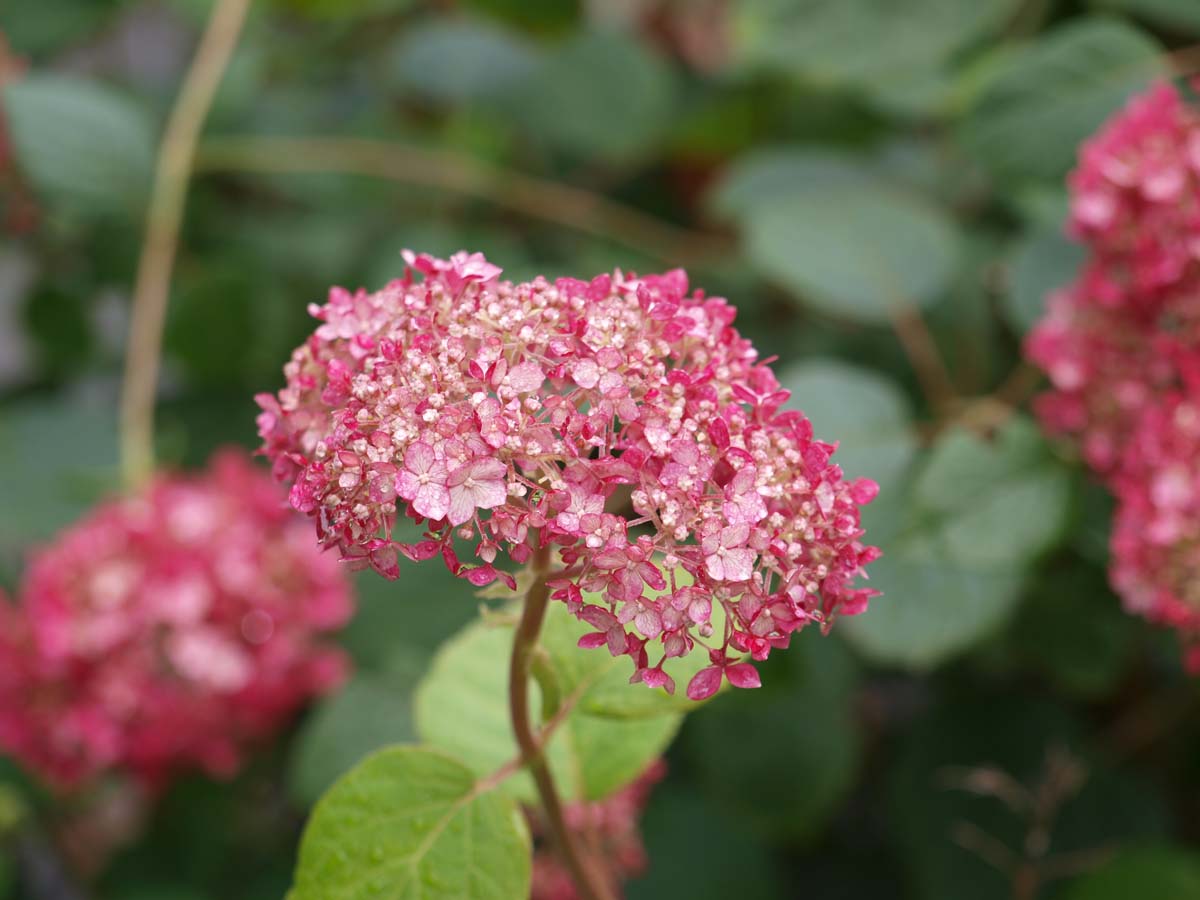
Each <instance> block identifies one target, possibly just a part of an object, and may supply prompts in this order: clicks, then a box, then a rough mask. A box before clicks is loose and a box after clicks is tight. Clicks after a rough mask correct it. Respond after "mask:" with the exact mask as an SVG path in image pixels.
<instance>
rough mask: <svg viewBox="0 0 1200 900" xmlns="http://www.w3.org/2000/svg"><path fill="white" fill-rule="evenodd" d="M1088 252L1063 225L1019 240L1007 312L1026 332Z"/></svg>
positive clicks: (1012, 262)
mask: <svg viewBox="0 0 1200 900" xmlns="http://www.w3.org/2000/svg"><path fill="white" fill-rule="evenodd" d="M1083 258H1084V251H1083V248H1082V247H1080V246H1079V245H1078V244H1077V243H1075V242H1074V241H1071V240H1069V239H1068V238H1067V237H1066V235H1064V234H1063V233H1062V229H1061V228H1041V229H1035V230H1033V231H1031V232H1030V233H1028V234H1026V235H1025V236H1023V237H1022V238H1021V240H1020V241H1019V242H1018V243H1017V246H1016V247H1015V248H1014V250H1013V254H1012V257H1011V258H1010V261H1009V276H1008V290H1007V291H1006V292H1005V294H1004V313H1005V314H1006V315H1007V317H1008V321H1009V323H1010V324H1011V325H1012V326H1013V328H1014V329H1016V331H1017V333H1018V334H1024V333H1025V332H1027V331H1028V330H1029V329H1030V328H1032V327H1033V326H1034V324H1035V323H1036V322H1037V321H1038V319H1040V318H1041V317H1042V316H1043V315H1045V313H1046V298H1047V296H1049V294H1050V292H1051V291H1054V290H1056V289H1057V288H1061V287H1064V286H1065V285H1066V284H1067V283H1068V282H1070V281H1071V279H1072V278H1074V277H1075V273H1076V272H1077V271H1078V269H1079V266H1080V264H1081V263H1082V262H1083Z"/></svg>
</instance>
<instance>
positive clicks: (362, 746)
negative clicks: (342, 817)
mask: <svg viewBox="0 0 1200 900" xmlns="http://www.w3.org/2000/svg"><path fill="white" fill-rule="evenodd" d="M416 674H417V673H416V672H413V673H411V677H409V678H403V677H400V676H399V675H393V674H392V673H388V674H386V675H375V674H360V675H358V676H356V677H355V678H354V680H352V681H351V682H350V683H349V684H347V685H346V686H345V687H344V688H342V689H341V690H340V691H338V692H337V693H336V694H334V695H332V696H330V697H328V698H326V699H324V700H322V701H321V703H320V704H319V705H318V706H317V708H316V709H314V710H313V711H312V714H311V716H310V718H309V719H308V720H307V721H306V722H305V723H304V727H303V728H302V729H301V730H300V733H299V734H298V735H297V736H296V742H295V745H294V748H293V750H292V759H291V764H290V767H289V771H288V787H289V788H290V791H291V795H292V797H293V798H294V799H295V800H296V802H297V803H299V804H300V805H301V806H304V807H308V806H312V805H313V804H315V803H316V802H317V800H318V799H319V798H320V796H321V794H323V793H324V792H325V791H326V790H328V789H329V786H330V785H331V784H333V782H334V781H336V780H337V779H338V778H339V777H340V776H341V775H342V773H344V772H346V771H348V770H349V769H351V768H352V767H353V766H354V765H355V764H357V763H358V762H359V761H360V760H362V759H364V758H366V757H367V756H368V755H370V754H371V753H374V752H375V751H377V750H380V749H382V748H384V747H386V746H388V745H389V744H398V743H403V742H405V741H412V740H414V739H415V737H416V730H415V729H414V728H413V723H412V700H411V697H412V691H413V687H414V686H415V684H416Z"/></svg>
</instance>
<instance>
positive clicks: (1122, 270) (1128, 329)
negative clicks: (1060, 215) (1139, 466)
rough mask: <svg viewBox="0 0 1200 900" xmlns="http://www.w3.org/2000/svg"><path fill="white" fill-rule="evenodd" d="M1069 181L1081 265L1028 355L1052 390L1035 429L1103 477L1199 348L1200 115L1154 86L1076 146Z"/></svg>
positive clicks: (1056, 298) (1034, 335) (1035, 333)
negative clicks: (1071, 449)
mask: <svg viewBox="0 0 1200 900" xmlns="http://www.w3.org/2000/svg"><path fill="white" fill-rule="evenodd" d="M1069 183H1070V188H1071V217H1070V221H1069V225H1068V229H1069V231H1070V232H1071V233H1072V234H1073V235H1074V236H1075V237H1076V238H1078V239H1079V240H1080V241H1082V242H1083V244H1084V246H1085V247H1086V249H1087V253H1088V255H1087V259H1086V262H1085V264H1084V266H1083V269H1082V271H1081V272H1080V273H1079V275H1078V277H1077V278H1076V279H1075V281H1074V282H1072V283H1071V284H1070V285H1068V286H1067V287H1065V288H1063V289H1062V290H1060V291H1057V292H1056V293H1054V294H1053V295H1051V297H1050V298H1049V302H1048V310H1047V314H1046V316H1045V317H1044V318H1043V320H1042V321H1041V322H1040V323H1038V325H1037V326H1036V327H1035V328H1034V329H1033V330H1032V331H1031V333H1030V335H1029V337H1028V339H1027V341H1026V348H1025V349H1026V355H1027V356H1028V357H1029V358H1030V359H1031V360H1032V361H1033V362H1034V363H1035V364H1037V365H1038V366H1039V367H1040V368H1042V369H1043V370H1044V371H1045V372H1046V374H1047V376H1048V377H1049V379H1050V382H1051V387H1052V390H1051V391H1050V392H1048V393H1046V394H1044V395H1043V396H1041V397H1039V398H1038V399H1037V401H1036V402H1035V409H1036V411H1037V413H1038V416H1039V418H1040V419H1041V421H1042V423H1043V425H1044V426H1045V427H1046V429H1047V431H1049V432H1051V433H1053V434H1057V435H1065V436H1069V437H1071V438H1073V439H1075V440H1076V441H1077V442H1078V444H1079V447H1080V452H1081V453H1082V455H1083V457H1084V459H1085V460H1086V461H1087V463H1088V464H1089V465H1090V466H1091V467H1092V468H1093V469H1094V470H1095V471H1096V472H1097V473H1098V474H1099V475H1101V476H1102V477H1105V478H1108V477H1110V476H1112V475H1113V473H1114V472H1115V470H1116V469H1117V467H1118V465H1119V463H1120V460H1121V459H1122V458H1123V455H1124V445H1125V441H1126V440H1127V439H1128V437H1129V435H1131V434H1132V433H1133V432H1134V430H1135V428H1136V423H1137V421H1138V420H1139V418H1140V417H1141V415H1142V413H1143V411H1144V410H1145V409H1146V407H1147V406H1148V405H1150V404H1152V403H1153V402H1154V400H1155V398H1156V397H1158V396H1159V395H1160V394H1161V393H1162V392H1163V391H1168V390H1175V389H1178V388H1179V387H1180V386H1181V383H1182V382H1183V381H1184V380H1185V379H1186V378H1187V377H1188V373H1187V370H1188V369H1189V368H1194V364H1193V363H1192V362H1191V360H1192V359H1194V358H1195V357H1196V351H1197V349H1198V348H1200V115H1198V114H1197V111H1196V110H1193V109H1192V108H1190V107H1189V105H1188V104H1187V103H1186V102H1185V101H1184V100H1183V98H1182V97H1181V96H1180V94H1179V91H1178V90H1177V89H1176V88H1175V87H1174V86H1173V85H1170V84H1166V83H1162V84H1157V85H1155V86H1154V87H1152V88H1151V89H1150V90H1149V91H1147V92H1146V93H1145V94H1143V95H1141V96H1138V97H1135V98H1134V99H1133V100H1132V101H1131V102H1130V103H1129V104H1128V106H1127V107H1126V108H1125V109H1123V110H1122V111H1120V112H1119V113H1118V114H1117V115H1115V116H1114V117H1113V118H1112V119H1111V120H1110V121H1109V122H1108V123H1107V124H1106V125H1105V126H1104V128H1103V129H1102V130H1101V131H1100V132H1099V133H1098V134H1097V135H1096V136H1095V137H1093V138H1092V139H1090V140H1089V141H1088V142H1086V143H1085V144H1084V145H1083V147H1082V149H1081V151H1080V158H1079V165H1078V167H1077V168H1076V170H1075V171H1074V172H1073V173H1072V175H1071V177H1070V181H1069Z"/></svg>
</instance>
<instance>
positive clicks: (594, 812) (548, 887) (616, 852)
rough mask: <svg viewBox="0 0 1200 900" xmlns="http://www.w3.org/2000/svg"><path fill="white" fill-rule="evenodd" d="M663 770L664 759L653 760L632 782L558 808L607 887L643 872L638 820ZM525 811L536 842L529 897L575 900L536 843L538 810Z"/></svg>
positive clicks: (568, 882)
mask: <svg viewBox="0 0 1200 900" xmlns="http://www.w3.org/2000/svg"><path fill="white" fill-rule="evenodd" d="M666 773H667V766H666V763H664V762H663V761H662V760H656V761H655V762H654V763H652V764H651V765H650V767H649V768H648V769H646V771H645V772H643V773H642V774H641V775H639V776H638V777H637V778H636V779H635V780H634V781H632V782H631V783H629V784H628V785H626V786H625V787H623V788H621V789H620V790H619V791H616V792H615V793H613V794H612V795H610V796H608V797H606V798H605V799H603V800H600V801H597V802H594V803H571V804H568V805H567V807H566V809H565V810H564V814H565V817H566V820H567V827H568V828H570V829H571V830H572V831H575V832H577V833H578V834H579V836H580V839H581V840H582V841H583V842H584V843H585V844H586V845H587V846H588V847H590V848H591V849H592V853H591V855H592V859H593V860H594V861H595V862H596V863H597V864H599V865H602V866H603V867H604V869H605V870H606V874H607V875H608V876H609V877H608V879H607V880H608V882H609V884H610V885H615V884H619V883H620V882H622V881H627V880H629V879H630V878H635V877H637V876H638V875H641V874H642V873H643V872H645V871H646V867H647V866H648V865H649V862H650V860H649V858H648V857H647V855H646V848H645V846H644V845H643V843H642V834H641V829H640V827H639V820H640V819H641V816H642V810H643V809H645V807H646V803H647V802H648V801H649V799H650V793H651V791H652V790H653V789H654V786H655V785H656V784H657V783H658V782H659V781H661V780H662V779H663V777H664V776H665V775H666ZM528 815H529V819H530V825H531V826H532V830H533V833H534V836H535V838H537V839H538V840H539V844H538V846H536V847H535V849H534V854H533V887H532V889H531V891H530V900H578V898H579V893H578V891H577V889H576V887H575V880H574V879H573V878H572V877H571V873H570V871H569V870H568V869H567V867H566V866H565V865H564V864H563V863H562V861H561V860H560V859H559V857H558V856H557V855H556V854H555V853H554V852H553V851H552V850H551V849H550V848H549V847H545V846H542V845H541V844H542V843H544V842H543V841H541V838H542V836H543V832H544V826H543V824H542V822H541V820H540V819H539V818H538V814H537V813H536V812H535V811H532V810H531V811H529V813H528Z"/></svg>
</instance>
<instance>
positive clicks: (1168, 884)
mask: <svg viewBox="0 0 1200 900" xmlns="http://www.w3.org/2000/svg"><path fill="white" fill-rule="evenodd" d="M1062 897H1063V900H1126V898H1129V897H1162V898H1163V900H1167V898H1170V900H1200V853H1197V852H1196V851H1195V849H1194V848H1185V847H1172V846H1168V845H1162V846H1147V847H1136V848H1131V849H1128V850H1123V851H1121V852H1120V853H1119V854H1117V856H1115V857H1114V858H1113V859H1110V860H1109V861H1108V862H1106V863H1104V864H1103V865H1102V866H1100V867H1099V868H1098V869H1096V870H1095V871H1093V872H1089V873H1088V874H1087V875H1084V876H1082V877H1080V878H1077V879H1076V880H1075V881H1074V882H1073V883H1072V884H1071V885H1070V886H1069V887H1068V888H1067V889H1066V890H1065V891H1064V892H1063V894H1062Z"/></svg>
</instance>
